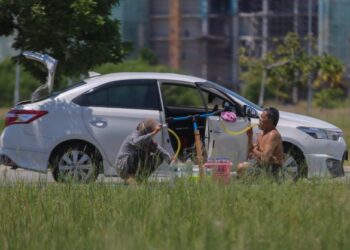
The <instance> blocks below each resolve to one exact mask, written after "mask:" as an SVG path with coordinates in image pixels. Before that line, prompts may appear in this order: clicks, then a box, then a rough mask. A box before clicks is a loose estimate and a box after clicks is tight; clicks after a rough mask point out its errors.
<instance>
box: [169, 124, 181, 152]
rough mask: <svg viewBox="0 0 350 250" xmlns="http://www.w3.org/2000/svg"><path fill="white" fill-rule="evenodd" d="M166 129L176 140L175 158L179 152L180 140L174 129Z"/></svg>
mask: <svg viewBox="0 0 350 250" xmlns="http://www.w3.org/2000/svg"><path fill="white" fill-rule="evenodd" d="M168 131H169V132H170V133H171V134H172V135H173V136H174V137H175V139H176V141H177V149H176V152H175V159H177V157H178V155H179V153H180V149H181V141H180V138H179V136H178V135H177V134H176V133H175V131H174V130H172V129H170V128H168Z"/></svg>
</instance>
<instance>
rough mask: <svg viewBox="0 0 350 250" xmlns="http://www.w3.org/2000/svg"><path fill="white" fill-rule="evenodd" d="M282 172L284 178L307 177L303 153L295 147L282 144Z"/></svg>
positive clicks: (296, 178)
mask: <svg viewBox="0 0 350 250" xmlns="http://www.w3.org/2000/svg"><path fill="white" fill-rule="evenodd" d="M282 174H283V177H284V178H286V179H291V180H294V181H295V180H298V179H299V178H306V177H307V165H306V161H305V157H304V155H303V153H302V152H301V151H300V150H299V149H298V148H296V147H293V146H284V162H283V165H282Z"/></svg>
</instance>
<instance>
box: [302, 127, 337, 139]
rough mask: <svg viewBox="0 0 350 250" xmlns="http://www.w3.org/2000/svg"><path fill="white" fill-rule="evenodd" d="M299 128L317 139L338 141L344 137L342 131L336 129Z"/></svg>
mask: <svg viewBox="0 0 350 250" xmlns="http://www.w3.org/2000/svg"><path fill="white" fill-rule="evenodd" d="M297 129H299V130H301V131H303V132H304V133H306V134H308V135H310V136H312V137H313V138H315V139H326V140H333V141H338V140H339V138H340V137H343V132H342V131H334V130H328V129H322V128H309V127H297Z"/></svg>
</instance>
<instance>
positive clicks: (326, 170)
mask: <svg viewBox="0 0 350 250" xmlns="http://www.w3.org/2000/svg"><path fill="white" fill-rule="evenodd" d="M347 154H348V152H347V151H345V152H344V153H343V156H342V157H335V156H334V155H327V154H306V155H305V160H306V163H307V165H308V177H325V176H329V177H341V176H344V166H343V164H344V160H345V159H346V158H347Z"/></svg>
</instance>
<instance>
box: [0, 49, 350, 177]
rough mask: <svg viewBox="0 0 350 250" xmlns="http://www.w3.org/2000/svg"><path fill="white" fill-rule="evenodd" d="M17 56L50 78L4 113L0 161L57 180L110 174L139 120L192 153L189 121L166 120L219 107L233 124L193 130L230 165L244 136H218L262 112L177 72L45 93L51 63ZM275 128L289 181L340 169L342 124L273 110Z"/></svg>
mask: <svg viewBox="0 0 350 250" xmlns="http://www.w3.org/2000/svg"><path fill="white" fill-rule="evenodd" d="M24 55H25V56H26V57H27V58H29V59H34V60H37V61H39V62H42V63H43V64H45V65H46V67H47V68H48V72H49V75H48V79H47V83H46V85H44V86H41V87H40V89H39V90H37V91H36V92H35V93H34V94H33V96H32V100H31V101H27V102H22V103H19V104H17V105H16V106H15V107H14V108H12V109H11V110H10V111H9V112H8V114H7V116H6V121H5V129H4V130H3V132H2V134H1V140H0V156H1V161H2V163H3V164H6V165H10V166H15V167H20V168H25V169H31V170H36V171H43V172H46V171H47V170H48V168H52V173H53V176H54V178H55V179H56V180H57V181H66V180H68V179H70V178H73V179H74V180H78V181H88V180H94V179H95V178H96V177H97V175H98V174H99V173H104V175H106V176H115V175H116V171H115V168H114V166H113V165H114V162H115V159H116V155H117V152H118V150H119V147H120V146H121V143H122V142H123V140H124V139H125V137H126V136H127V135H128V134H129V133H130V132H131V131H132V130H134V129H135V128H136V125H137V124H138V123H139V122H140V121H141V120H142V119H144V118H151V117H152V118H155V119H156V120H158V121H159V122H161V123H162V124H165V126H163V130H162V133H160V134H158V135H157V138H156V140H157V141H158V142H159V143H160V144H161V145H162V146H163V147H164V148H166V149H167V150H168V151H169V152H174V151H175V150H176V148H177V146H178V145H177V142H176V140H175V138H174V137H173V136H171V134H169V131H168V129H167V126H168V127H169V128H171V129H173V130H174V131H175V132H176V133H177V135H178V136H179V137H180V141H181V156H180V157H182V159H183V160H185V159H186V158H188V157H192V155H191V151H192V149H193V144H194V136H193V124H192V122H191V121H181V122H175V121H174V122H172V121H171V119H168V118H171V117H179V116H187V115H193V114H204V113H210V112H212V111H215V110H217V109H221V108H223V107H225V108H226V109H230V110H231V111H233V112H235V113H236V115H237V117H238V119H237V121H236V122H226V121H223V120H222V119H221V118H220V117H219V116H210V117H208V118H207V119H199V120H198V128H199V130H200V133H201V137H202V138H203V143H204V145H205V148H206V150H207V156H208V157H228V158H230V159H231V160H232V161H233V163H234V166H237V163H238V162H240V161H243V160H245V159H246V157H247V152H246V149H247V137H246V135H245V134H244V133H242V134H240V135H237V136H232V135H230V134H228V133H225V131H224V129H223V125H224V127H226V129H228V130H232V131H240V130H242V129H244V128H246V127H247V126H249V125H250V123H253V124H254V123H258V117H259V114H260V113H261V112H262V111H263V109H262V108H260V107H258V106H257V105H255V104H253V103H251V102H250V101H248V100H246V99H245V98H243V97H242V96H240V95H238V94H237V93H235V92H233V91H231V90H228V89H226V88H224V87H222V86H220V85H218V84H215V83H212V82H209V81H207V80H205V79H201V78H197V77H193V76H185V75H180V74H168V73H112V74H106V75H95V76H93V77H90V78H88V79H85V80H84V81H82V82H80V83H78V84H76V85H73V86H71V87H69V88H68V89H67V90H65V91H62V92H59V93H51V89H52V84H53V79H54V72H55V68H56V65H57V62H56V61H55V60H54V59H53V58H51V57H49V56H48V55H41V54H38V53H35V52H25V53H24ZM45 93H46V95H44V94H45ZM167 121H168V123H167ZM278 130H279V131H280V133H281V135H282V139H283V144H284V150H285V153H286V160H285V163H284V166H283V167H284V169H285V170H286V172H287V173H290V174H291V176H292V177H293V178H296V177H307V176H309V177H310V176H325V175H330V176H333V177H335V176H341V175H343V174H344V171H343V161H344V159H347V147H346V144H345V141H344V138H343V133H342V131H341V129H339V128H337V127H335V126H334V125H332V124H329V123H327V122H324V121H321V120H318V119H314V118H311V117H307V116H302V115H297V114H293V113H285V112H280V121H279V124H278ZM257 132H258V129H257V128H256V129H255V134H256V133H257Z"/></svg>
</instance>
